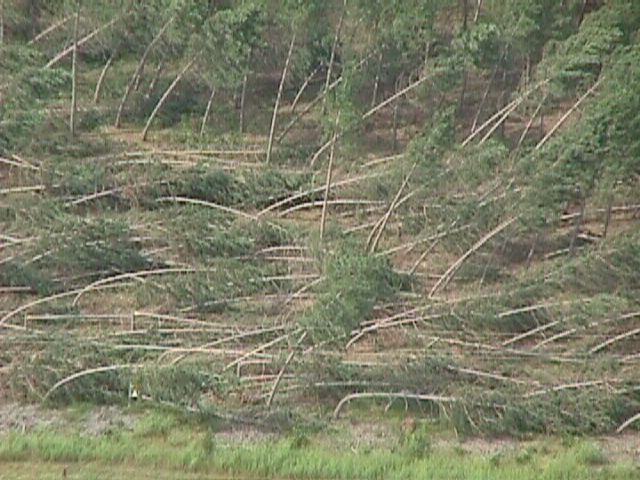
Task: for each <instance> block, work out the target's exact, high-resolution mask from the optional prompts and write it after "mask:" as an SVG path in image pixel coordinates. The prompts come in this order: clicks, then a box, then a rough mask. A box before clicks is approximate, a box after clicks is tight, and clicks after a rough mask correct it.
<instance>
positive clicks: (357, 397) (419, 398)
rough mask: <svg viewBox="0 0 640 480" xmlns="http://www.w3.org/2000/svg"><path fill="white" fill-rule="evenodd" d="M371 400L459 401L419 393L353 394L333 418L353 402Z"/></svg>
mask: <svg viewBox="0 0 640 480" xmlns="http://www.w3.org/2000/svg"><path fill="white" fill-rule="evenodd" d="M371 398H389V399H393V398H400V399H408V400H416V401H419V402H435V403H454V402H457V401H458V400H457V399H456V398H455V397H448V396H443V395H427V394H418V393H406V392H395V393H394V392H364V393H352V394H350V395H347V396H346V397H344V398H343V399H342V400H340V402H339V403H338V405H337V406H336V408H335V410H334V411H333V418H334V419H336V418H338V417H339V416H340V411H341V410H342V408H343V407H344V406H345V405H346V404H347V403H349V402H351V401H352V400H360V399H371Z"/></svg>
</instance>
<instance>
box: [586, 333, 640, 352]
mask: <svg viewBox="0 0 640 480" xmlns="http://www.w3.org/2000/svg"><path fill="white" fill-rule="evenodd" d="M638 334H640V328H634V329H633V330H629V331H628V332H625V333H621V334H620V335H616V336H615V337H613V338H609V339H608V340H606V341H604V342H602V343H599V344H598V345H596V346H595V347H593V348H592V349H591V350H589V353H591V354H593V353H598V352H599V351H600V350H603V349H605V348H607V347H610V346H611V345H613V344H614V343H617V342H619V341H620V340H625V339H627V338H631V337H633V336H635V335H638Z"/></svg>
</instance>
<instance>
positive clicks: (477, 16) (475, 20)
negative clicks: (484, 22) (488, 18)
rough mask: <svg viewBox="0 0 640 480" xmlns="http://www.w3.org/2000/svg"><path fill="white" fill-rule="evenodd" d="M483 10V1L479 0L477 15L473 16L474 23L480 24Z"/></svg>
mask: <svg viewBox="0 0 640 480" xmlns="http://www.w3.org/2000/svg"><path fill="white" fill-rule="evenodd" d="M481 8H482V0H478V4H477V5H476V13H475V14H474V15H473V23H478V18H479V17H480V9H481Z"/></svg>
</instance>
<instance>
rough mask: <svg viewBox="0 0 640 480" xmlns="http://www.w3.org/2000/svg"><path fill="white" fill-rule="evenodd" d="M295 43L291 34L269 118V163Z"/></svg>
mask: <svg viewBox="0 0 640 480" xmlns="http://www.w3.org/2000/svg"><path fill="white" fill-rule="evenodd" d="M295 43H296V34H295V32H294V33H293V35H292V37H291V43H290V44H289V52H288V53H287V59H286V61H285V62H284V68H283V69H282V76H281V77H280V86H279V87H278V95H277V97H276V104H275V106H274V107H273V116H272V117H271V127H270V129H269V142H268V143H267V159H266V162H267V163H269V161H270V160H271V151H272V149H273V135H274V133H275V131H276V121H277V119H278V108H279V107H280V99H281V98H282V90H283V89H284V81H285V79H286V77H287V71H288V70H289V63H290V62H291V56H292V55H293V46H294V45H295Z"/></svg>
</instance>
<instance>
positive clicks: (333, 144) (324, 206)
mask: <svg viewBox="0 0 640 480" xmlns="http://www.w3.org/2000/svg"><path fill="white" fill-rule="evenodd" d="M339 122H340V112H339V111H338V115H336V126H335V131H334V132H333V139H332V141H331V152H330V153H329V166H328V167H327V183H326V184H325V189H324V201H323V202H322V216H321V217H320V240H322V239H323V238H324V228H325V225H326V222H327V204H328V201H329V191H330V189H331V176H332V174H333V158H334V156H335V148H336V141H337V140H338V123H339Z"/></svg>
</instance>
